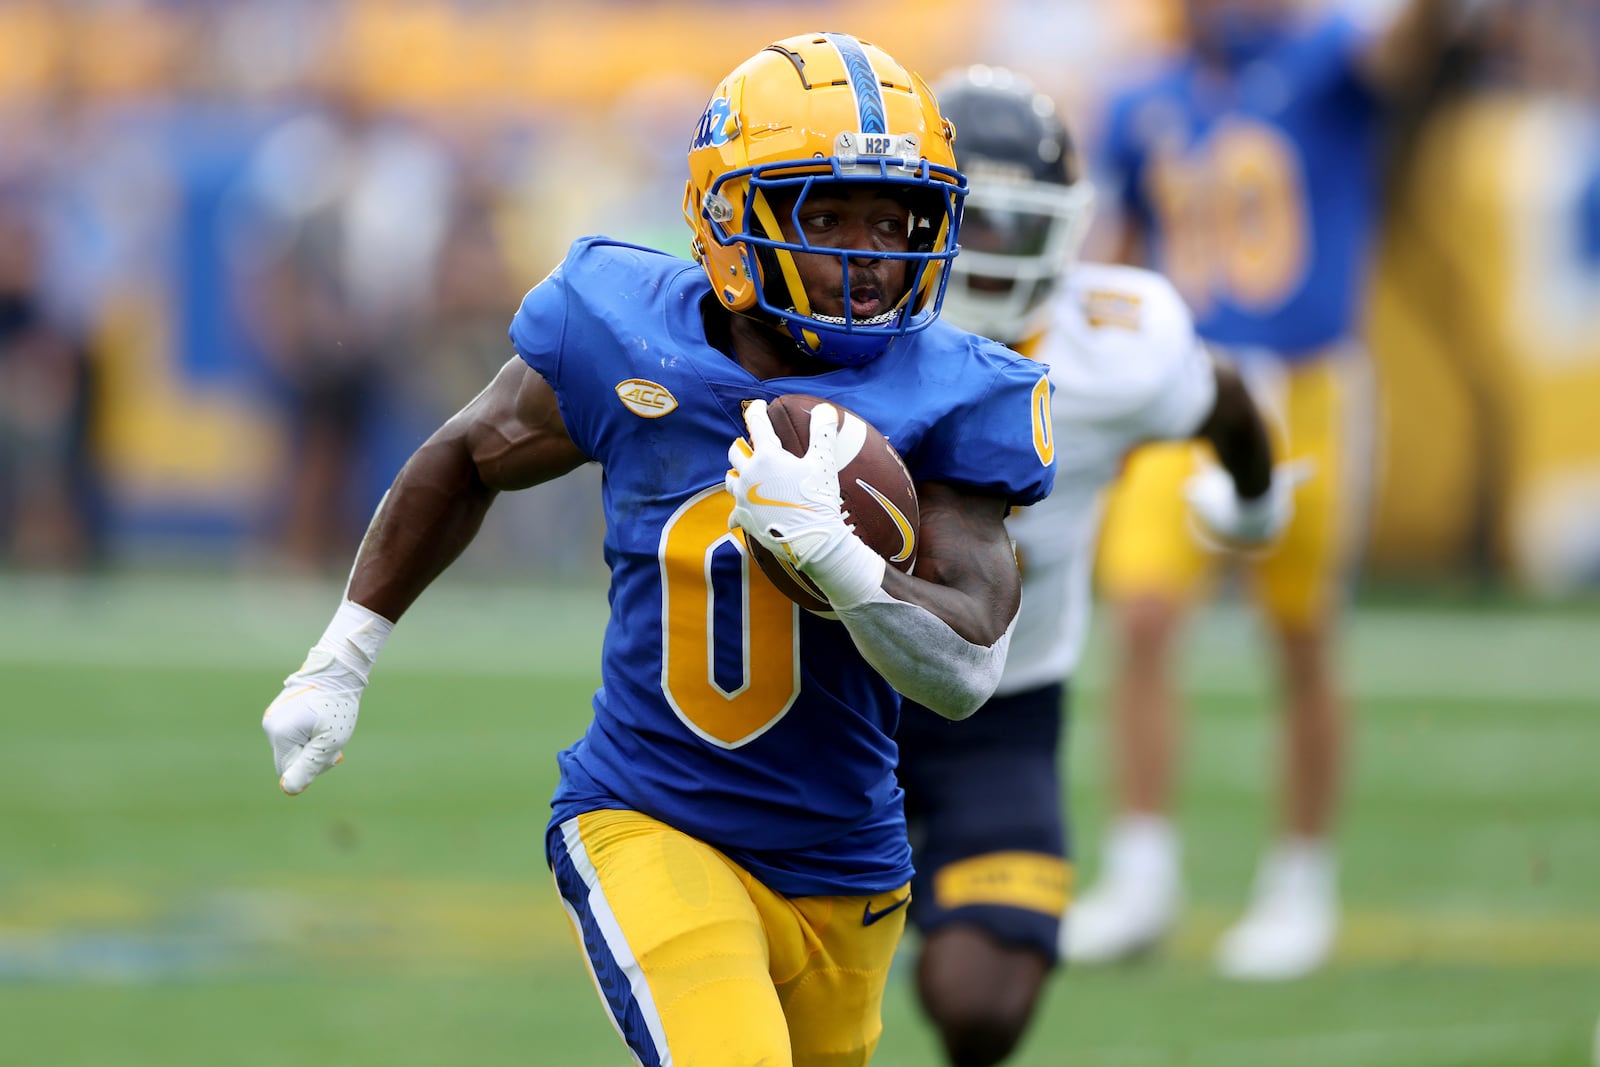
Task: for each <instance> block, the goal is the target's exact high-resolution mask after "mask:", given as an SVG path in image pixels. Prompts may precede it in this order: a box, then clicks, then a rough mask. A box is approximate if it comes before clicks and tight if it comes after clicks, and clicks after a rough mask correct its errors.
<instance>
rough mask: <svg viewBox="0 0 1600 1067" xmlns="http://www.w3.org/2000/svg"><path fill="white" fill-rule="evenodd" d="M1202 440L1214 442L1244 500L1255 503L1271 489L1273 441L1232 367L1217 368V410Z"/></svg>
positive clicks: (1220, 458) (1224, 364)
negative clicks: (1255, 500)
mask: <svg viewBox="0 0 1600 1067" xmlns="http://www.w3.org/2000/svg"><path fill="white" fill-rule="evenodd" d="M1200 436H1202V437H1204V438H1205V439H1206V440H1208V441H1210V442H1211V447H1212V449H1213V450H1215V452H1216V453H1217V462H1218V463H1220V464H1222V467H1223V469H1224V470H1226V471H1227V472H1228V474H1229V476H1230V477H1232V479H1233V485H1234V489H1235V490H1236V491H1237V492H1238V494H1239V497H1240V499H1242V500H1254V499H1256V498H1258V497H1260V496H1261V495H1262V494H1264V493H1265V492H1266V491H1267V489H1268V488H1269V487H1271V485H1272V441H1271V439H1270V438H1269V437H1268V436H1267V427H1266V424H1265V423H1264V422H1263V421H1262V418H1261V412H1260V410H1259V409H1258V408H1257V407H1256V405H1255V401H1254V400H1252V399H1251V398H1250V393H1249V390H1247V389H1246V388H1245V385H1244V381H1243V380H1242V379H1241V378H1240V377H1239V372H1238V371H1237V370H1235V369H1234V368H1233V367H1232V366H1230V365H1229V364H1226V363H1218V364H1217V401H1216V406H1215V407H1213V408H1212V410H1211V415H1210V416H1209V417H1208V418H1207V419H1206V422H1205V425H1204V426H1202V427H1201V430H1200Z"/></svg>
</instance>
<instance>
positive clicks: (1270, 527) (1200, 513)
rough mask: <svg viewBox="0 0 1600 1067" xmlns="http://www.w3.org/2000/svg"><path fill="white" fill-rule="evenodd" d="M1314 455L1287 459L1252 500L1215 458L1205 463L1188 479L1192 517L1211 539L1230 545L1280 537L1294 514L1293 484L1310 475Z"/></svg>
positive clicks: (1247, 545) (1201, 533)
mask: <svg viewBox="0 0 1600 1067" xmlns="http://www.w3.org/2000/svg"><path fill="white" fill-rule="evenodd" d="M1312 471H1313V464H1312V462H1311V461H1310V460H1296V461H1294V462H1293V463H1283V464H1279V465H1278V466H1277V467H1274V468H1273V470H1272V484H1271V485H1270V486H1268V488H1267V491H1266V492H1265V493H1262V494H1261V495H1260V496H1258V497H1255V498H1254V499H1251V500H1245V499H1243V498H1242V497H1240V496H1239V491H1238V490H1237V489H1236V488H1235V487H1234V484H1233V477H1232V476H1231V475H1229V474H1228V472H1227V471H1225V470H1223V469H1222V468H1221V467H1220V466H1218V465H1217V464H1215V463H1209V462H1208V463H1206V464H1204V466H1203V467H1202V468H1201V470H1200V471H1199V472H1198V473H1197V474H1194V475H1192V476H1190V478H1189V480H1188V481H1187V482H1185V483H1184V486H1183V495H1184V497H1185V499H1187V500H1188V502H1189V519H1190V521H1191V522H1192V523H1193V524H1194V527H1195V532H1196V533H1197V534H1198V535H1199V536H1200V538H1201V539H1202V540H1204V541H1206V542H1208V543H1211V544H1214V545H1219V546H1220V547H1223V548H1228V549H1255V548H1262V547H1264V546H1265V545H1267V544H1269V543H1271V542H1272V541H1273V540H1275V539H1276V538H1277V537H1278V535H1279V534H1281V533H1282V532H1283V529H1284V527H1286V526H1288V525H1289V520H1290V519H1291V518H1293V517H1294V490H1295V487H1296V486H1297V485H1299V484H1300V483H1301V482H1303V481H1305V480H1306V479H1307V478H1309V477H1311V475H1312Z"/></svg>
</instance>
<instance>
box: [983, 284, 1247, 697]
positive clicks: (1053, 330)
mask: <svg viewBox="0 0 1600 1067" xmlns="http://www.w3.org/2000/svg"><path fill="white" fill-rule="evenodd" d="M1034 355H1035V356H1036V358H1038V359H1039V360H1040V361H1041V362H1044V363H1046V364H1048V365H1049V368H1050V379H1051V381H1052V382H1054V383H1055V395H1054V397H1053V398H1052V400H1051V409H1052V412H1053V425H1054V430H1055V445H1056V448H1055V452H1056V484H1055V488H1054V490H1052V492H1051V494H1050V495H1049V496H1048V497H1047V498H1046V499H1044V500H1042V501H1040V502H1039V503H1037V504H1034V505H1033V506H1032V507H1028V508H1021V509H1018V510H1017V511H1016V512H1015V513H1014V514H1013V515H1012V516H1011V519H1010V520H1009V524H1010V527H1011V536H1012V538H1013V539H1014V540H1015V541H1016V545H1017V556H1018V559H1019V560H1020V561H1021V564H1022V608H1021V610H1020V612H1019V613H1018V615H1017V622H1016V626H1015V628H1014V630H1013V631H1012V636H1011V650H1010V654H1009V656H1008V657H1007V660H1006V668H1005V674H1004V676H1003V677H1002V679H1001V682H1000V688H999V690H998V693H999V694H1007V693H1015V692H1019V691H1022V690H1025V689H1032V688H1035V687H1037V686H1041V685H1046V684H1049V683H1051V682H1056V681H1060V680H1061V679H1063V678H1066V677H1068V676H1069V675H1071V673H1072V671H1073V670H1074V669H1075V668H1076V667H1077V664H1078V658H1079V657H1080V656H1081V655H1082V652H1083V643H1084V639H1085V638H1086V636H1087V634H1088V629H1089V614H1090V573H1091V569H1092V565H1093V558H1094V549H1095V540H1096V537H1097V535H1098V532H1099V527H1100V493H1101V490H1102V489H1104V488H1105V487H1106V486H1107V485H1108V484H1110V483H1111V482H1112V481H1113V480H1114V479H1115V478H1116V476H1117V474H1118V473H1119V472H1120V470H1121V469H1122V464H1123V461H1124V459H1125V457H1126V456H1127V454H1128V452H1129V451H1130V450H1132V449H1133V448H1135V447H1136V446H1138V445H1140V444H1142V443H1144V442H1145V441H1153V440H1171V439H1181V438H1185V437H1189V436H1191V435H1193V434H1194V433H1195V432H1196V431H1197V430H1198V429H1199V428H1200V426H1201V424H1202V423H1203V422H1204V421H1205V419H1206V417H1207V416H1208V415H1209V414H1210V413H1211V409H1212V407H1213V406H1214V405H1215V403H1216V375H1215V372H1214V371H1213V370H1212V364H1211V359H1210V357H1209V356H1208V355H1207V354H1206V351H1205V349H1204V347H1203V346H1202V345H1201V343H1200V341H1199V339H1198V338H1197V337H1196V336H1195V332H1194V322H1193V320H1192V318H1191V317H1190V314H1189V309H1188V308H1187V307H1186V306H1185V305H1184V302H1183V298H1182V297H1180V296H1179V295H1178V293H1177V290H1175V289H1174V288H1173V287H1172V285H1171V284H1170V283H1169V282H1168V281H1167V280H1166V279H1165V278H1163V277H1161V276H1160V275H1159V274H1155V273H1152V272H1151V271H1147V270H1141V269H1139V268H1137V267H1125V266H1117V265H1112V264H1104V263H1081V264H1079V265H1077V266H1076V267H1074V268H1073V271H1072V274H1071V277H1070V278H1069V280H1068V282H1067V285H1066V287H1065V288H1064V289H1063V291H1062V293H1061V295H1060V296H1059V297H1058V298H1057V301H1056V308H1055V312H1054V314H1053V316H1052V318H1051V321H1050V325H1049V326H1048V327H1047V329H1046V332H1045V333H1044V335H1043V337H1042V338H1041V339H1040V343H1039V346H1038V349H1037V351H1035V352H1034Z"/></svg>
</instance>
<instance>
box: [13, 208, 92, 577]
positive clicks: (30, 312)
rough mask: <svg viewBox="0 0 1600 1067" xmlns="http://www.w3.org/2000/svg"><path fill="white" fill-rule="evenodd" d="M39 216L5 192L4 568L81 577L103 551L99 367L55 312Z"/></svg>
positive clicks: (80, 341)
mask: <svg viewBox="0 0 1600 1067" xmlns="http://www.w3.org/2000/svg"><path fill="white" fill-rule="evenodd" d="M38 217H39V215H38V212H37V211H35V210H32V198H31V197H30V196H29V195H27V194H26V193H24V192H20V191H18V190H4V189H0V563H9V564H11V565H14V566H18V567H22V568H26V569H32V568H49V569H64V570H76V569H79V568H82V567H85V566H88V565H90V564H91V563H93V562H95V561H96V559H97V558H98V556H99V551H100V547H101V538H100V536H99V533H100V524H99V522H98V521H97V515H98V507H97V501H98V492H97V485H96V481H97V480H96V478H95V471H94V464H93V458H92V454H91V448H90V403H91V400H92V397H93V380H92V377H91V372H92V370H93V365H92V363H91V362H90V360H89V357H88V352H87V349H86V347H85V345H84V344H83V342H82V340H81V339H80V338H79V337H77V336H76V335H75V334H74V333H73V332H72V331H71V330H69V329H68V328H67V327H66V326H65V325H64V323H63V322H62V320H61V319H60V317H59V316H57V315H54V314H52V310H51V308H50V307H49V306H48V300H47V298H46V294H45V287H44V273H45V272H44V262H43V260H44V253H43V247H42V239H41V235H40V233H39V226H38V224H37V222H36V219H37V218H38Z"/></svg>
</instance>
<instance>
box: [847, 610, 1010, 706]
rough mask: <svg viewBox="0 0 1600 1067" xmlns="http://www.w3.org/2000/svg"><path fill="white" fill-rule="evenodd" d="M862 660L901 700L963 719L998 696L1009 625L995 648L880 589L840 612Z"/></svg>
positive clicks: (993, 644)
mask: <svg viewBox="0 0 1600 1067" xmlns="http://www.w3.org/2000/svg"><path fill="white" fill-rule="evenodd" d="M838 614H839V618H840V620H841V621H843V623H844V624H845V628H846V629H848V630H849V631H850V638H851V640H853V641H854V642H855V645H856V648H857V650H858V651H860V653H861V655H862V658H864V659H865V660H866V661H867V662H868V663H870V664H871V665H872V667H873V669H874V670H876V671H877V672H878V673H879V674H881V675H883V677H884V679H885V680H886V681H888V683H889V684H890V685H892V686H894V688H895V690H896V691H897V692H899V693H900V694H901V695H902V696H905V697H907V698H909V699H911V700H915V701H916V702H917V703H919V704H922V705H924V706H926V707H928V708H931V709H932V710H933V711H935V712H938V713H939V714H940V715H943V716H944V717H945V718H947V719H965V718H966V717H967V716H969V715H971V714H972V713H973V712H975V711H977V710H978V709H979V708H980V707H982V706H983V705H984V703H985V702H987V701H988V699H989V698H990V697H991V696H993V695H994V691H995V687H996V686H998V685H999V684H1000V675H1001V673H1002V672H1003V671H1004V669H1005V662H1006V649H1007V648H1008V647H1010V644H1011V628H1010V625H1009V624H1008V625H1007V626H1006V628H1005V629H1004V630H1002V631H1001V633H1000V636H999V638H998V639H996V640H995V641H994V642H993V643H991V644H987V645H985V644H978V643H976V642H973V641H969V640H967V639H966V638H965V637H962V636H961V635H960V634H958V633H956V631H955V630H953V629H951V627H950V625H949V624H948V623H946V622H945V621H944V620H943V619H941V618H939V617H938V616H937V615H935V614H934V613H933V612H931V611H929V610H928V609H927V608H925V607H922V606H921V605H919V604H908V603H906V602H904V601H901V600H896V599H895V598H894V597H892V596H890V595H889V594H888V593H887V592H884V591H881V590H880V591H879V593H878V595H876V596H874V597H873V598H872V599H871V600H868V601H867V602H866V603H864V604H860V605H858V606H856V607H853V608H850V609H848V610H846V611H841V612H839V613H838Z"/></svg>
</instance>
